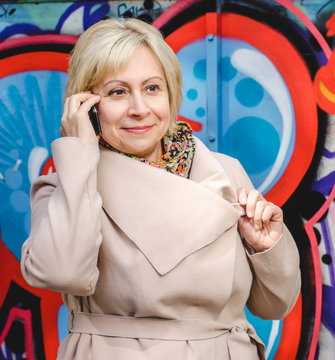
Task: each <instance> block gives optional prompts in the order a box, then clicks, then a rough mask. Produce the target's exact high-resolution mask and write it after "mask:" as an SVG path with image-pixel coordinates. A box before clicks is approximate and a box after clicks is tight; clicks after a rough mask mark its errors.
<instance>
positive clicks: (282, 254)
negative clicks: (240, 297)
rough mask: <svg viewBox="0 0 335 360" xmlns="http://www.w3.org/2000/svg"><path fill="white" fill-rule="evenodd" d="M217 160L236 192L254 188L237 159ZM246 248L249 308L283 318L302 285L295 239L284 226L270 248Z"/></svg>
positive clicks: (257, 314) (267, 316) (269, 316)
mask: <svg viewBox="0 0 335 360" xmlns="http://www.w3.org/2000/svg"><path fill="white" fill-rule="evenodd" d="M218 160H219V161H220V163H221V164H222V165H223V166H224V168H225V169H226V172H227V175H228V176H229V177H230V180H231V181H232V183H233V186H234V187H235V189H236V191H237V190H238V189H239V188H241V187H245V188H247V189H251V188H253V185H252V183H251V181H250V179H249V177H248V175H247V174H246V172H245V170H244V169H243V167H242V165H241V164H240V162H239V161H238V160H236V159H232V158H229V157H227V156H224V155H221V156H219V158H218ZM245 248H246V256H247V257H248V259H249V263H250V266H251V271H252V273H253V282H252V286H251V290H250V296H249V299H248V301H247V307H248V309H249V310H250V311H251V312H252V313H253V314H254V315H256V316H259V317H260V318H262V319H265V320H267V319H272V320H273V319H281V318H284V317H285V316H286V315H287V314H288V313H289V312H290V311H291V310H292V308H293V306H294V305H295V303H296V301H297V298H298V296H299V294H300V288H301V276H300V268H299V252H298V249H297V246H296V244H295V241H294V239H293V238H292V236H291V234H290V232H289V231H288V229H287V228H286V226H284V231H283V234H282V236H281V238H280V239H279V240H278V241H277V243H276V244H275V245H273V246H272V247H271V248H270V249H268V250H266V251H263V252H258V253H254V254H250V253H249V251H248V248H247V246H245Z"/></svg>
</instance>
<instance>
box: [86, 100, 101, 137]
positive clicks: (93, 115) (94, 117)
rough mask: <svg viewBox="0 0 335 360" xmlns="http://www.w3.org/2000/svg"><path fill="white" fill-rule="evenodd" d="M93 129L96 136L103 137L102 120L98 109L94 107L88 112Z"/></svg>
mask: <svg viewBox="0 0 335 360" xmlns="http://www.w3.org/2000/svg"><path fill="white" fill-rule="evenodd" d="M88 115H89V117H90V120H91V123H92V126H93V129H94V131H95V134H96V135H101V126H100V119H99V114H98V110H97V108H96V107H95V106H94V105H93V106H92V107H91V109H90V111H89V112H88Z"/></svg>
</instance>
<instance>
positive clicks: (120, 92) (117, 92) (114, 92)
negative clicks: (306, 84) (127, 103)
mask: <svg viewBox="0 0 335 360" xmlns="http://www.w3.org/2000/svg"><path fill="white" fill-rule="evenodd" d="M124 94H125V90H124V89H120V88H117V89H113V90H111V91H110V92H109V93H108V95H109V96H113V95H114V96H122V95H124Z"/></svg>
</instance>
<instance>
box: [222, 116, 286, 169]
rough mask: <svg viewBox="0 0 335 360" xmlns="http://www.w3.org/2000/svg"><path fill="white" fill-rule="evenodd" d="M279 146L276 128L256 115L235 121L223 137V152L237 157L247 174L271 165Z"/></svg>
mask: <svg viewBox="0 0 335 360" xmlns="http://www.w3.org/2000/svg"><path fill="white" fill-rule="evenodd" d="M279 147H280V137H279V134H278V132H277V130H276V129H275V128H274V127H273V126H272V125H271V124H270V123H269V122H267V121H266V120H264V119H261V118H259V117H256V116H246V117H243V118H241V119H239V120H237V121H235V122H234V123H233V124H232V125H231V126H230V127H229V129H228V130H227V132H226V133H225V135H224V137H223V152H224V153H225V154H227V155H230V156H233V157H238V159H239V160H240V161H241V163H242V165H243V166H244V168H245V170H246V171H247V172H248V173H249V174H257V173H261V172H262V171H265V170H267V169H268V168H269V167H270V166H271V165H273V163H274V162H275V160H276V157H277V154H278V151H279Z"/></svg>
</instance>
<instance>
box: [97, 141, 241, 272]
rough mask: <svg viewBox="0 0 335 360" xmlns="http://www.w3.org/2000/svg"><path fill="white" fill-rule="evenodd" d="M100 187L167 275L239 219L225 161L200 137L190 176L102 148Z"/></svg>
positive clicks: (111, 211) (110, 208)
mask: <svg viewBox="0 0 335 360" xmlns="http://www.w3.org/2000/svg"><path fill="white" fill-rule="evenodd" d="M100 152H101V155H100V162H99V165H98V191H99V193H100V195H101V197H102V202H103V208H104V210H105V211H106V213H107V214H108V215H109V216H110V218H111V219H112V220H113V221H114V222H115V223H116V224H117V225H118V226H119V227H120V228H121V229H122V231H123V232H124V233H125V234H126V235H127V236H128V237H129V238H130V239H131V240H132V241H133V242H134V243H135V244H136V246H137V247H138V248H139V249H140V250H141V252H142V253H143V254H144V255H145V256H146V258H147V259H148V261H149V262H150V263H151V264H152V266H153V267H154V268H155V269H156V271H157V272H158V273H159V274H161V275H165V274H167V273H168V272H169V271H171V270H172V269H173V268H174V267H175V266H177V265H178V264H179V263H180V262H181V261H182V260H183V259H185V258H186V257H187V256H189V255H191V254H192V253H194V252H196V251H197V250H199V249H201V248H203V247H205V246H207V245H209V244H210V243H212V242H213V241H215V240H216V239H217V238H218V237H219V236H220V235H222V234H223V233H224V232H225V231H227V230H228V229H229V228H231V227H232V226H233V225H235V224H236V223H237V220H238V218H239V217H240V214H239V212H238V211H237V210H236V209H235V208H234V207H233V206H232V204H231V203H232V202H233V201H236V199H235V198H236V195H235V194H234V191H233V189H232V186H231V184H230V182H229V180H228V177H227V176H226V174H225V173H224V171H223V169H222V166H221V165H220V164H219V163H218V162H217V160H216V159H215V158H214V157H213V155H212V154H211V153H210V151H209V150H208V149H207V148H206V147H205V146H204V145H203V144H202V143H201V142H200V140H197V139H196V152H195V156H194V159H193V164H192V169H191V176H190V179H184V178H182V177H179V176H176V175H173V174H170V173H168V172H166V171H164V170H162V169H157V168H154V167H152V166H148V165H147V164H144V163H141V162H140V161H137V160H134V159H132V158H129V157H127V156H124V155H122V154H119V153H116V152H113V151H110V150H106V149H104V148H101V149H100Z"/></svg>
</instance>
